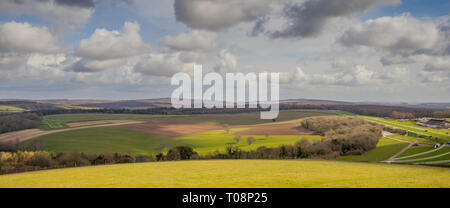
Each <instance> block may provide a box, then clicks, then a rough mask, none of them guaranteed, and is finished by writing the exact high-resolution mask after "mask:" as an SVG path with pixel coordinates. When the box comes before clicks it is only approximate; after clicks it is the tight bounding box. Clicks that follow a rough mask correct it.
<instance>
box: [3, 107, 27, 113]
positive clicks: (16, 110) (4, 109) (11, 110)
mask: <svg viewBox="0 0 450 208" xmlns="http://www.w3.org/2000/svg"><path fill="white" fill-rule="evenodd" d="M0 111H9V112H22V111H25V109H23V108H19V107H16V106H11V105H0Z"/></svg>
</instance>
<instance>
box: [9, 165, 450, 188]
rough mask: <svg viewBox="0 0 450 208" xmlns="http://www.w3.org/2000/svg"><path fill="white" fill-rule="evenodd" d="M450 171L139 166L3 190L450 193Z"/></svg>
mask: <svg viewBox="0 0 450 208" xmlns="http://www.w3.org/2000/svg"><path fill="white" fill-rule="evenodd" d="M449 175H450V169H448V168H437V167H426V166H407V165H393V164H372V163H349V162H337V161H312V160H286V161H280V160H221V161H214V160H212V161H182V162H155V163H135V164H122V165H106V166H91V167H82V168H66V169H57V170H47V171H37V172H28V173H20V174H10V175H2V176H0V187H445V188H449V187H450V179H449V178H448V176H449Z"/></svg>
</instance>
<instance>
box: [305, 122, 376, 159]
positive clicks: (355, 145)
mask: <svg viewBox="0 0 450 208" xmlns="http://www.w3.org/2000/svg"><path fill="white" fill-rule="evenodd" d="M302 127H303V128H306V129H309V130H312V131H315V132H317V133H319V134H321V135H322V136H323V139H322V140H321V142H322V143H326V145H328V146H329V147H330V148H331V150H332V151H333V152H339V154H340V155H352V154H363V153H365V152H367V151H369V150H371V149H373V148H375V147H376V145H377V144H378V141H379V139H380V138H381V137H382V128H381V127H380V126H378V125H375V124H371V123H369V122H367V121H364V120H361V119H356V118H347V117H337V116H336V117H334V116H333V117H315V118H309V119H305V120H304V121H303V122H302Z"/></svg>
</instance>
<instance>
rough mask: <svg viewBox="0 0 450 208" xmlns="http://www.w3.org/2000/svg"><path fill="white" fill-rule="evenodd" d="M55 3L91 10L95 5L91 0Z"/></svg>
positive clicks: (57, 0)
mask: <svg viewBox="0 0 450 208" xmlns="http://www.w3.org/2000/svg"><path fill="white" fill-rule="evenodd" d="M55 3H57V4H60V5H64V6H73V7H81V8H93V7H95V3H94V1H93V0H75V1H74V0H55Z"/></svg>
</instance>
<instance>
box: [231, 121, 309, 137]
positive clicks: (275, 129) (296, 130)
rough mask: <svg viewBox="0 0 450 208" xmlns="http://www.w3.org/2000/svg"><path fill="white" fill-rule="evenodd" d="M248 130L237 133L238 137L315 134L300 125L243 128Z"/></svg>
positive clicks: (288, 124)
mask: <svg viewBox="0 0 450 208" xmlns="http://www.w3.org/2000/svg"><path fill="white" fill-rule="evenodd" d="M243 127H245V128H248V129H246V130H243V131H239V132H236V133H235V134H236V135H311V134H313V132H311V131H308V130H305V129H302V128H300V127H299V123H297V122H295V123H282V124H260V125H251V126H243Z"/></svg>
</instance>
